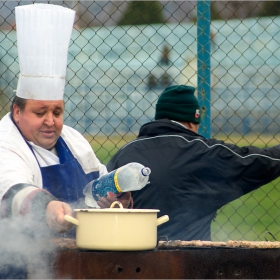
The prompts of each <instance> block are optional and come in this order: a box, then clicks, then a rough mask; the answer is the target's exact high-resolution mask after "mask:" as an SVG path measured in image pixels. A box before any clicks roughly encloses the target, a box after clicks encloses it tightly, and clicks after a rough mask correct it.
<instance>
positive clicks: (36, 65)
mask: <svg viewBox="0 0 280 280" xmlns="http://www.w3.org/2000/svg"><path fill="white" fill-rule="evenodd" d="M15 15H16V28H17V46H18V57H19V67H20V75H19V80H18V86H17V90H16V95H17V96H18V97H21V98H25V99H35V100H62V99H63V94H64V88H65V76H66V67H67V54H68V47H69V42H70V37H71V33H72V29H73V23H74V18H75V11H73V10H70V9H68V8H64V7H62V6H58V5H52V4H31V5H24V6H18V7H16V8H15Z"/></svg>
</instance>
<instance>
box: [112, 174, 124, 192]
mask: <svg viewBox="0 0 280 280" xmlns="http://www.w3.org/2000/svg"><path fill="white" fill-rule="evenodd" d="M118 173H119V169H117V170H116V172H115V175H114V182H115V186H116V189H117V191H118V193H121V192H122V190H121V188H120V185H119V182H118Z"/></svg>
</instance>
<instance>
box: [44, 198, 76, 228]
mask: <svg viewBox="0 0 280 280" xmlns="http://www.w3.org/2000/svg"><path fill="white" fill-rule="evenodd" d="M64 215H70V216H73V213H72V209H71V207H70V206H69V205H68V204H66V203H64V202H61V201H57V200H52V201H51V202H49V203H48V205H47V208H46V219H47V224H48V226H49V227H50V228H51V229H52V230H54V231H56V232H65V231H67V230H69V229H70V228H71V227H72V226H73V224H72V223H69V222H67V221H65V220H64Z"/></svg>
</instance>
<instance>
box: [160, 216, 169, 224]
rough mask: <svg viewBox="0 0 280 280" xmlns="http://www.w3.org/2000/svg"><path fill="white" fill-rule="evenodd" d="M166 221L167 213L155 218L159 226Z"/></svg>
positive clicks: (167, 219) (167, 218)
mask: <svg viewBox="0 0 280 280" xmlns="http://www.w3.org/2000/svg"><path fill="white" fill-rule="evenodd" d="M168 221H169V216H168V215H164V216H161V217H159V218H157V226H159V225H161V224H163V223H166V222H168Z"/></svg>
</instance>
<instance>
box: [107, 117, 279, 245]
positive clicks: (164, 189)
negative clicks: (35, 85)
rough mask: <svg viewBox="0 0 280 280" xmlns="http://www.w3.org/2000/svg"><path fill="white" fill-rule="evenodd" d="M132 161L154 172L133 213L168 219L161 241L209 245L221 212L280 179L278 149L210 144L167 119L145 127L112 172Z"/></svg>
mask: <svg viewBox="0 0 280 280" xmlns="http://www.w3.org/2000/svg"><path fill="white" fill-rule="evenodd" d="M133 161H134V162H139V163H141V164H143V165H145V166H147V167H150V168H151V171H152V172H151V175H150V184H148V185H147V186H145V187H144V188H143V189H142V190H140V191H136V192H133V193H132V195H133V198H134V208H145V209H159V210H160V213H159V215H158V216H162V215H165V214H167V215H169V218H170V220H169V222H167V223H165V224H163V225H160V226H159V227H158V236H167V237H168V238H169V239H172V240H175V239H176V240H210V239H211V233H210V228H211V221H212V220H213V218H214V217H215V215H216V211H217V210H218V209H219V208H221V207H222V206H223V205H225V204H227V203H228V202H230V201H233V200H235V199H237V198H239V197H240V196H242V195H244V194H246V193H248V192H251V191H252V190H255V189H257V188H259V187H260V186H262V185H264V184H266V183H268V182H270V181H271V180H273V179H275V178H277V177H278V176H280V146H279V145H278V146H275V147H272V148H264V149H259V148H257V147H251V146H247V147H242V148H240V147H238V146H236V145H233V144H226V143H224V142H223V141H219V140H216V139H205V138H203V137H202V136H200V135H198V134H196V133H194V132H192V131H190V130H188V129H186V128H184V127H183V126H182V125H180V124H178V123H174V122H172V121H170V120H167V119H164V120H157V121H153V122H150V123H147V124H145V125H143V126H142V127H141V129H140V133H139V136H138V138H137V139H136V140H134V141H132V142H130V143H128V144H126V145H125V146H124V147H122V148H121V149H120V150H119V151H118V152H117V153H116V154H115V155H114V156H113V158H112V159H111V160H110V162H109V163H108V166H107V168H108V170H109V171H111V170H113V169H116V168H118V167H120V166H122V165H124V164H126V163H128V162H133Z"/></svg>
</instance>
